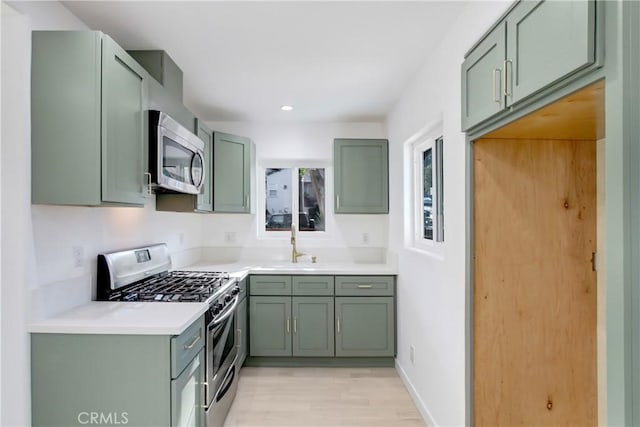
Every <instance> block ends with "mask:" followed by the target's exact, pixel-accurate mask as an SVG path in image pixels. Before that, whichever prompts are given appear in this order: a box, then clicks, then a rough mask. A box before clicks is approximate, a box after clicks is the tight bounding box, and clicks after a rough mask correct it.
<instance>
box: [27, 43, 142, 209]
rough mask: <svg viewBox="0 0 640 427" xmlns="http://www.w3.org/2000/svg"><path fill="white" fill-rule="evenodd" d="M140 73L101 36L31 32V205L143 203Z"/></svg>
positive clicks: (137, 68)
mask: <svg viewBox="0 0 640 427" xmlns="http://www.w3.org/2000/svg"><path fill="white" fill-rule="evenodd" d="M146 76H147V74H146V72H145V70H144V69H143V68H142V67H141V66H140V65H139V64H138V63H137V62H136V61H134V60H133V59H132V58H131V57H130V56H129V55H128V54H127V53H126V52H125V51H124V50H123V49H122V48H120V47H119V46H118V45H117V44H116V43H115V42H114V41H113V40H112V39H111V38H109V37H108V36H106V35H104V34H102V33H100V32H93V31H34V32H33V39H32V72H31V96H32V102H31V105H32V112H31V133H32V139H31V154H32V156H31V159H32V160H31V162H32V164H31V170H32V191H31V194H32V196H31V197H32V202H33V203H40V204H60V205H89V206H98V205H102V204H110V205H117V204H122V205H139V206H141V205H143V204H144V203H145V201H146V190H147V189H146V187H145V182H146V181H145V179H144V172H145V171H146V163H147V161H146V150H145V147H146V144H145V142H146V137H147V129H146V118H145V110H146V108H147V104H146V102H147V101H146V100H147V98H146V90H147V81H146Z"/></svg>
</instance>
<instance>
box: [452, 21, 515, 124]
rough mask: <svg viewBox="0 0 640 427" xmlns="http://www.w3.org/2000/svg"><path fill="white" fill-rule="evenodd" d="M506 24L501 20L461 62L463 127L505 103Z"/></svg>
mask: <svg viewBox="0 0 640 427" xmlns="http://www.w3.org/2000/svg"><path fill="white" fill-rule="evenodd" d="M505 32H506V24H505V23H504V22H503V23H500V25H498V26H497V27H496V28H495V29H494V30H493V31H492V32H491V33H489V34H488V35H487V36H486V37H485V38H484V39H483V40H482V42H480V44H478V46H476V47H475V48H474V49H473V51H472V52H471V53H470V54H469V55H468V56H467V57H466V58H465V60H464V62H463V63H462V130H466V129H468V128H470V127H471V126H473V125H475V124H476V123H479V122H481V121H483V120H485V119H487V118H489V117H491V116H493V115H494V114H496V113H498V112H500V111H501V110H502V109H503V108H504V107H505V98H504V94H503V86H502V83H503V79H504V75H503V65H504V59H505V55H506V45H505V41H506V35H505Z"/></svg>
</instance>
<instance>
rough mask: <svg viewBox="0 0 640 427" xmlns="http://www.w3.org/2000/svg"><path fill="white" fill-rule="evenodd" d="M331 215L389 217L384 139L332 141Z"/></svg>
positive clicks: (386, 157)
mask: <svg viewBox="0 0 640 427" xmlns="http://www.w3.org/2000/svg"><path fill="white" fill-rule="evenodd" d="M333 158H334V174H335V179H334V197H335V200H334V206H335V213H343V214H347V213H350V214H366V213H389V176H388V175H389V172H388V169H389V161H388V141H387V140H386V139H335V140H334V153H333Z"/></svg>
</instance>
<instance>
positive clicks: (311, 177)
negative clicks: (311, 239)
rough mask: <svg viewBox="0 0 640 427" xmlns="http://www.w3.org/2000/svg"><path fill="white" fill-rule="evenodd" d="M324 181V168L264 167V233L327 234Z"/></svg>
mask: <svg viewBox="0 0 640 427" xmlns="http://www.w3.org/2000/svg"><path fill="white" fill-rule="evenodd" d="M325 178H326V169H325V168H318V167H302V166H300V167H289V168H265V169H264V189H265V192H264V224H265V225H264V231H266V232H267V233H269V234H271V233H277V232H282V231H286V232H289V231H291V225H292V224H293V225H295V226H296V228H297V230H299V231H300V232H303V233H305V232H310V233H315V232H323V231H326V204H325V200H326V196H325V188H326V187H325V182H326V179H325ZM294 213H295V214H294Z"/></svg>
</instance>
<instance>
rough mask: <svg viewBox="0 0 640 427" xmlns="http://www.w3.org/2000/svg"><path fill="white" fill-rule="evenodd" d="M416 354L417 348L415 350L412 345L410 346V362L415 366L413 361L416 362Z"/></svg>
mask: <svg viewBox="0 0 640 427" xmlns="http://www.w3.org/2000/svg"><path fill="white" fill-rule="evenodd" d="M414 353H415V348H413V346H412V345H410V346H409V360H410V361H411V364H412V365H413V360H414Z"/></svg>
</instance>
